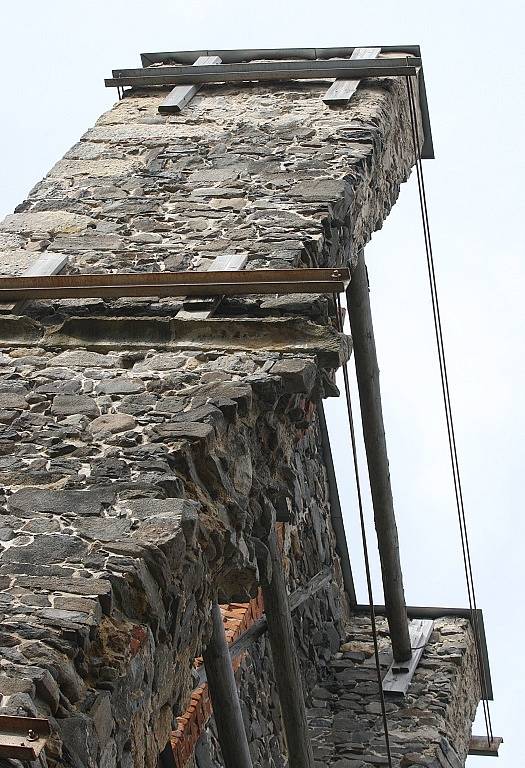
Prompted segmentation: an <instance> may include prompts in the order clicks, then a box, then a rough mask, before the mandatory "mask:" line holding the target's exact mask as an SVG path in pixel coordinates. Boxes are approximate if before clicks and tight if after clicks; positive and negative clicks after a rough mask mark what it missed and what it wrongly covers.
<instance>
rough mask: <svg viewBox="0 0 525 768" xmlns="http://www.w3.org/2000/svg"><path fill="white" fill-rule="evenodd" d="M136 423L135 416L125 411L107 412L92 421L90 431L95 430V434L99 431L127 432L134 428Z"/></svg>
mask: <svg viewBox="0 0 525 768" xmlns="http://www.w3.org/2000/svg"><path fill="white" fill-rule="evenodd" d="M136 423H137V422H136V420H135V419H134V418H133V416H128V415H127V414H125V413H106V414H104V415H103V416H99V417H98V418H96V419H94V420H93V421H92V422H91V424H90V425H89V431H90V432H93V434H94V435H95V434H98V433H99V432H111V433H112V434H116V433H117V432H127V431H128V430H130V429H134V428H135V425H136Z"/></svg>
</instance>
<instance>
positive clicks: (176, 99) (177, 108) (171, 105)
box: [159, 56, 222, 115]
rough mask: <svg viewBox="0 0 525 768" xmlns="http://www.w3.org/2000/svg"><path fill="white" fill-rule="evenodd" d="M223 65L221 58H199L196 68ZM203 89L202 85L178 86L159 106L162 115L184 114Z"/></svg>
mask: <svg viewBox="0 0 525 768" xmlns="http://www.w3.org/2000/svg"><path fill="white" fill-rule="evenodd" d="M221 63H222V60H221V59H220V57H219V56H199V58H198V59H197V61H196V62H195V65H194V66H205V65H207V64H221ZM201 88H202V86H201V85H176V86H175V88H173V90H172V91H171V92H170V93H169V94H168V96H166V98H165V99H164V101H163V102H162V103H161V104H160V105H159V112H160V113H161V115H172V114H178V113H179V112H182V110H183V109H184V107H185V106H186V104H188V103H189V102H190V101H191V100H192V99H193V97H194V96H195V94H196V93H197V92H198V91H199V90H200V89H201Z"/></svg>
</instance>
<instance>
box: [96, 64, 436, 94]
mask: <svg viewBox="0 0 525 768" xmlns="http://www.w3.org/2000/svg"><path fill="white" fill-rule="evenodd" d="M420 68H421V59H420V58H418V57H409V56H405V57H403V58H386V59H361V60H352V59H330V60H327V61H323V60H317V61H272V62H250V63H248V64H215V65H204V66H199V65H195V64H192V65H191V66H184V65H182V66H175V67H170V66H160V67H154V68H153V67H141V68H138V69H114V70H113V73H112V74H113V77H110V78H106V80H105V81H104V82H105V85H106V87H107V88H115V87H117V88H118V87H122V86H136V87H144V86H146V87H147V86H150V85H193V84H196V83H239V82H241V83H242V82H252V81H263V80H264V81H276V80H277V81H279V80H318V79H323V78H333V77H345V78H358V79H361V78H363V77H393V76H399V75H416V74H417V73H418V71H419V69H420Z"/></svg>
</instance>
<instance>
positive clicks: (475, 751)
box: [468, 736, 503, 757]
mask: <svg viewBox="0 0 525 768" xmlns="http://www.w3.org/2000/svg"><path fill="white" fill-rule="evenodd" d="M502 744H503V739H502V738H501V736H493V737H492V741H489V740H488V738H487V737H486V736H471V737H470V742H469V746H468V753H469V755H472V756H477V757H499V755H498V751H499V748H500V747H501V745H502Z"/></svg>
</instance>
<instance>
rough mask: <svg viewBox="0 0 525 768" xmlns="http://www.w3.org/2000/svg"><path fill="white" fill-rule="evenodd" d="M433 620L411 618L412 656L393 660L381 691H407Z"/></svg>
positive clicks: (395, 693) (404, 692)
mask: <svg viewBox="0 0 525 768" xmlns="http://www.w3.org/2000/svg"><path fill="white" fill-rule="evenodd" d="M433 627H434V622H433V621H432V619H413V620H412V621H411V622H410V624H409V628H408V631H409V635H410V645H411V648H412V656H411V657H410V659H408V661H406V662H401V663H398V662H396V661H394V662H393V663H392V664H391V665H390V668H389V670H388V672H387V673H386V675H385V677H384V678H383V691H384V692H385V693H388V694H391V695H392V696H404V695H405V694H406V692H407V691H408V688H409V686H410V683H411V682H412V678H413V677H414V673H415V671H416V669H417V665H418V664H419V661H420V659H421V657H422V655H423V651H424V650H425V646H426V644H427V643H428V641H429V639H430V635H431V634H432V629H433Z"/></svg>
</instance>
